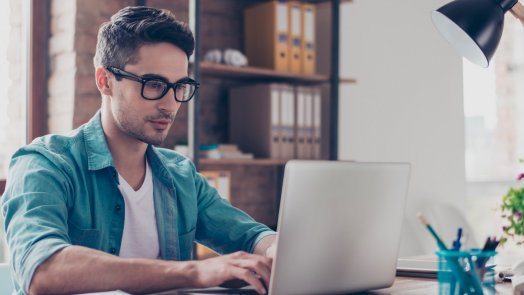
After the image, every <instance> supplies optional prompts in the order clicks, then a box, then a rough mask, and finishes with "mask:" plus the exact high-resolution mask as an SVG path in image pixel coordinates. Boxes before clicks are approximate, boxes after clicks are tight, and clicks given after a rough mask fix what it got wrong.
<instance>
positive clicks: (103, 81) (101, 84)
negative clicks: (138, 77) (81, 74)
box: [95, 67, 113, 95]
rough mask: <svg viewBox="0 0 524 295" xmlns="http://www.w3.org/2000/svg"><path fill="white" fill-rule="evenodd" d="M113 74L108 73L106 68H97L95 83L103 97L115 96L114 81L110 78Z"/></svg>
mask: <svg viewBox="0 0 524 295" xmlns="http://www.w3.org/2000/svg"><path fill="white" fill-rule="evenodd" d="M110 75H111V73H109V72H108V71H107V69H105V68H104V67H97V68H96V73H95V82H96V87H97V88H98V91H100V93H101V94H102V95H113V89H112V87H111V86H112V85H111V84H112V83H111V82H112V81H111V79H110V78H109V77H110Z"/></svg>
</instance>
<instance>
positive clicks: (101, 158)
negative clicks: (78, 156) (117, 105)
mask: <svg viewBox="0 0 524 295" xmlns="http://www.w3.org/2000/svg"><path fill="white" fill-rule="evenodd" d="M84 140H85V145H86V153H87V168H88V169H89V170H100V169H104V168H106V167H114V163H113V157H112V156H111V152H110V151H109V147H108V146H107V141H106V136H105V134H104V130H103V129H102V121H101V115H100V110H98V112H96V114H95V115H94V116H93V118H91V120H89V122H87V124H86V125H85V126H84Z"/></svg>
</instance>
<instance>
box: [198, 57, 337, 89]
mask: <svg viewBox="0 0 524 295" xmlns="http://www.w3.org/2000/svg"><path fill="white" fill-rule="evenodd" d="M200 70H201V74H202V75H203V76H218V77H235V78H241V79H256V80H258V81H260V80H264V79H267V80H271V81H282V82H294V83H306V84H321V83H329V77H328V76H326V75H318V74H316V75H302V74H293V73H286V72H278V71H274V70H270V69H264V68H255V67H233V66H228V65H223V64H214V63H209V62H201V63H200Z"/></svg>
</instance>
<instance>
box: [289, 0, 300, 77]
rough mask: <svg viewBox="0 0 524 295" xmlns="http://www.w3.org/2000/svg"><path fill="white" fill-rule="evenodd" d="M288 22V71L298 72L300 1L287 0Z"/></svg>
mask: <svg viewBox="0 0 524 295" xmlns="http://www.w3.org/2000/svg"><path fill="white" fill-rule="evenodd" d="M288 22H289V26H288V28H289V40H288V44H289V46H288V47H289V71H290V72H291V73H297V74H298V73H300V72H301V71H302V69H301V68H302V64H301V63H302V8H301V5H300V2H298V1H290V2H288Z"/></svg>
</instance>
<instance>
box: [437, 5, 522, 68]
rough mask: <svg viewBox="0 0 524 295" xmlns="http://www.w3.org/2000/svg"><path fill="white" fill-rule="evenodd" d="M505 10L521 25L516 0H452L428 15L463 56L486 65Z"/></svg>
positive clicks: (499, 35)
mask: <svg viewBox="0 0 524 295" xmlns="http://www.w3.org/2000/svg"><path fill="white" fill-rule="evenodd" d="M507 11H510V12H511V13H512V14H513V15H514V16H515V17H516V18H518V19H519V20H520V22H521V23H522V24H523V25H524V6H523V5H522V4H520V3H519V2H518V0H455V1H452V2H450V3H448V4H446V5H444V6H442V7H441V8H439V9H437V10H435V11H433V12H432V14H431V18H432V20H433V24H434V25H435V27H436V28H437V30H438V31H439V32H440V33H441V34H442V35H443V36H444V38H446V40H448V42H449V43H451V45H452V46H453V47H455V48H456V49H457V50H458V51H459V52H460V53H461V54H462V55H463V56H464V57H465V58H467V59H468V60H469V61H471V62H472V63H474V64H477V65H480V66H483V67H488V66H489V61H490V60H491V58H492V57H493V54H494V53H495V50H497V46H498V45H499V42H500V37H501V36H502V30H503V28H504V14H505V13H506V12H507Z"/></svg>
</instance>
